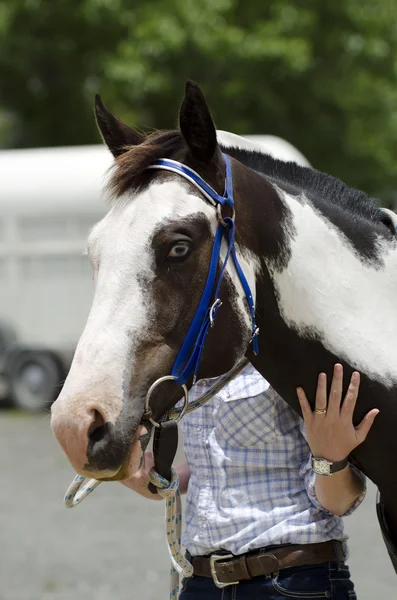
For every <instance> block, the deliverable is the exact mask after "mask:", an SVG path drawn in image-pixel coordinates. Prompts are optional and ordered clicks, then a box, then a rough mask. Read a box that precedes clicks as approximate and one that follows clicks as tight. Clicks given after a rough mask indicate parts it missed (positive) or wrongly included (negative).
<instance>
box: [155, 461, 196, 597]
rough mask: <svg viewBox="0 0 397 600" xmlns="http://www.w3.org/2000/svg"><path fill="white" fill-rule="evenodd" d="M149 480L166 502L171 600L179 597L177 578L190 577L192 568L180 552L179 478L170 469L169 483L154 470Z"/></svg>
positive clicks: (180, 505)
mask: <svg viewBox="0 0 397 600" xmlns="http://www.w3.org/2000/svg"><path fill="white" fill-rule="evenodd" d="M149 479H150V482H151V483H152V484H153V485H155V486H156V488H157V491H158V493H159V494H160V496H161V497H162V498H164V499H165V501H166V509H165V522H166V534H167V543H168V551H169V553H170V558H171V571H170V600H173V599H175V598H178V597H179V576H180V575H183V577H191V576H192V575H193V567H192V565H191V564H190V562H189V561H188V560H187V559H186V558H185V557H184V556H183V553H182V551H181V550H182V548H181V535H182V502H181V493H180V491H179V477H178V475H177V472H176V471H175V469H171V481H168V480H167V479H165V478H164V477H162V476H161V475H159V474H158V473H156V471H155V470H154V469H150V471H149Z"/></svg>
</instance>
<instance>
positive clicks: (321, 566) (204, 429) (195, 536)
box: [124, 364, 379, 600]
mask: <svg viewBox="0 0 397 600" xmlns="http://www.w3.org/2000/svg"><path fill="white" fill-rule="evenodd" d="M342 381H343V368H342V365H340V364H336V365H335V368H334V372H333V377H332V382H331V385H330V392H329V397H328V398H327V378H326V375H325V373H320V375H319V377H318V382H317V392H316V398H315V410H314V411H312V409H311V407H310V404H309V402H308V400H307V398H306V395H305V392H304V390H303V389H301V388H298V389H297V394H298V399H299V402H300V405H301V409H302V415H303V420H302V419H301V418H300V417H299V416H298V415H297V414H296V413H295V411H293V410H292V409H291V408H290V407H289V406H288V405H287V404H286V403H285V402H284V400H283V399H282V398H281V397H280V396H279V395H278V394H277V393H276V392H275V391H274V390H273V389H272V388H271V386H270V385H269V383H268V382H267V381H266V380H265V379H264V378H263V377H262V376H261V375H260V374H259V373H258V372H257V371H256V370H255V369H254V367H253V366H252V365H247V367H245V369H244V370H243V371H242V372H241V373H240V374H239V375H238V376H237V377H235V378H234V379H233V380H232V381H230V382H229V383H228V384H227V385H226V386H225V387H224V388H223V389H222V390H221V391H220V392H219V393H218V394H217V395H216V396H215V397H214V398H213V399H212V400H211V401H210V402H209V403H207V404H206V405H204V406H202V407H201V408H199V409H197V410H196V411H193V412H192V413H190V414H188V415H186V416H185V417H184V418H183V419H182V421H181V425H182V432H183V439H184V452H185V457H186V460H185V461H184V462H183V463H182V464H180V465H178V467H177V472H178V474H179V477H180V489H181V491H182V492H187V501H186V515H185V530H184V534H183V545H184V546H185V548H186V549H187V555H188V557H189V559H190V560H191V562H192V564H193V568H194V575H193V576H192V577H190V578H188V579H185V580H184V582H183V589H182V592H181V595H180V598H181V600H201V599H202V598H206V600H218V599H219V600H226V599H227V598H230V599H231V600H242V599H244V600H254V599H255V600H256V599H259V598H260V599H261V600H276V599H281V598H301V599H304V598H332V599H333V600H345V599H346V600H347V599H349V600H353V599H354V598H356V593H355V591H354V585H353V582H352V581H351V578H350V573H349V568H348V566H347V565H346V559H347V557H348V548H347V543H346V540H347V536H346V534H345V532H344V527H343V521H342V517H344V516H347V515H350V514H351V513H352V512H353V511H354V510H355V509H356V508H357V507H358V506H359V504H360V503H361V502H362V500H363V498H364V496H365V491H366V485H365V477H364V476H363V474H362V473H361V472H360V471H358V470H357V469H356V468H355V467H354V466H353V465H351V464H350V463H348V461H347V457H348V456H349V454H350V453H351V452H352V450H354V448H356V447H357V446H358V445H359V444H361V443H362V442H363V441H364V440H365V438H366V436H367V434H368V432H369V430H370V428H371V426H372V424H373V422H374V419H375V417H376V415H377V414H378V412H379V411H378V410H377V409H373V410H371V411H370V412H369V413H368V414H367V415H366V416H365V417H364V419H363V420H362V422H361V423H360V424H359V425H358V427H354V425H353V411H354V407H355V404H356V400H357V396H358V391H359V385H360V375H359V373H358V372H354V373H353V374H352V377H351V381H350V385H349V388H348V391H347V393H346V396H345V398H344V399H343V402H342ZM210 384H212V381H208V380H207V381H205V380H202V381H199V382H197V384H196V385H195V386H194V387H193V388H192V390H191V399H193V400H194V399H195V398H196V397H199V396H200V395H201V394H203V393H204V392H205V391H206V389H208V387H209V385H210ZM313 457H314V459H313ZM329 463H332V465H330V464H329ZM152 465H153V457H152V455H151V454H150V453H148V452H147V453H146V454H145V464H144V466H143V467H142V469H141V470H140V471H139V472H138V473H136V474H135V475H134V476H133V477H131V478H130V479H128V480H127V481H125V482H124V483H125V485H127V486H128V487H130V488H131V489H133V490H134V491H136V492H138V493H140V494H141V495H143V496H145V497H147V498H158V495H155V496H153V495H152V494H151V493H150V492H149V491H148V490H147V483H148V471H149V469H150V468H151V466H152ZM333 470H335V472H333V473H332V475H331V476H327V475H326V474H325V471H331V472H332V471H333ZM320 473H321V474H320ZM322 473H324V474H322ZM237 582H238V583H237ZM220 586H225V587H220Z"/></svg>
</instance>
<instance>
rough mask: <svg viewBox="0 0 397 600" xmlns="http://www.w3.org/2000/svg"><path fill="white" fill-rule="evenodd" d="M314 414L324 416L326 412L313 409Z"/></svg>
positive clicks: (324, 409) (325, 410) (322, 409)
mask: <svg viewBox="0 0 397 600" xmlns="http://www.w3.org/2000/svg"><path fill="white" fill-rule="evenodd" d="M314 412H315V413H316V415H325V414H326V412H327V409H326V408H315V409H314Z"/></svg>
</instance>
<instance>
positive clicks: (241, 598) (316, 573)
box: [180, 563, 357, 600]
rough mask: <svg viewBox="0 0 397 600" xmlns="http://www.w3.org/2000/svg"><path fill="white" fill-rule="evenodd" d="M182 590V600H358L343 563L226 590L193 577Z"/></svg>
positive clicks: (283, 572)
mask: <svg viewBox="0 0 397 600" xmlns="http://www.w3.org/2000/svg"><path fill="white" fill-rule="evenodd" d="M182 590H183V591H182V593H181V595H180V600H204V598H205V600H281V599H282V598H284V599H285V598H296V599H298V598H299V599H300V600H309V598H310V599H311V600H314V599H318V598H330V599H331V600H357V596H356V592H355V591H354V585H353V582H352V581H351V580H350V572H349V567H348V566H346V565H345V564H343V563H324V564H321V565H312V566H310V565H308V566H304V567H293V568H291V569H282V570H281V571H280V572H279V573H278V574H273V575H263V576H261V577H255V578H254V579H251V580H249V581H241V582H240V583H239V584H238V585H230V586H228V587H226V588H223V589H219V588H217V587H216V586H215V584H214V582H213V581H212V579H210V578H208V577H197V576H194V577H189V579H185V580H184V582H183V586H182Z"/></svg>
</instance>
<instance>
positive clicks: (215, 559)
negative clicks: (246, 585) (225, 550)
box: [210, 554, 240, 588]
mask: <svg viewBox="0 0 397 600" xmlns="http://www.w3.org/2000/svg"><path fill="white" fill-rule="evenodd" d="M229 558H235V557H234V556H233V554H212V555H211V556H210V569H211V575H212V579H213V581H214V583H215V585H216V587H217V588H225V587H227V586H228V585H236V584H237V583H240V582H239V581H230V582H229V583H224V582H222V581H219V579H218V575H217V574H216V563H217V562H219V561H220V560H228V559H229Z"/></svg>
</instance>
